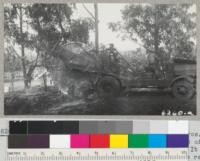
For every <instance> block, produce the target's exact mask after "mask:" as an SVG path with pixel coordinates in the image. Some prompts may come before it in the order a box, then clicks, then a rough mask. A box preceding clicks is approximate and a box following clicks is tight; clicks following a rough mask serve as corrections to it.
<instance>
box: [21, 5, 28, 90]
mask: <svg viewBox="0 0 200 161" xmlns="http://www.w3.org/2000/svg"><path fill="white" fill-rule="evenodd" d="M19 16H20V35H21V42H20V43H21V55H22V58H21V61H22V70H23V77H24V88H25V89H27V88H29V85H28V80H27V76H26V65H25V52H24V50H25V47H24V37H23V13H22V6H21V5H20V8H19Z"/></svg>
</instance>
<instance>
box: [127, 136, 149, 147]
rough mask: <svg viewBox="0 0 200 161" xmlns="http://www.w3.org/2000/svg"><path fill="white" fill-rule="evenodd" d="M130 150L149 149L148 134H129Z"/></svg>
mask: <svg viewBox="0 0 200 161" xmlns="http://www.w3.org/2000/svg"><path fill="white" fill-rule="evenodd" d="M128 147H129V148H148V135H147V134H129V135H128Z"/></svg>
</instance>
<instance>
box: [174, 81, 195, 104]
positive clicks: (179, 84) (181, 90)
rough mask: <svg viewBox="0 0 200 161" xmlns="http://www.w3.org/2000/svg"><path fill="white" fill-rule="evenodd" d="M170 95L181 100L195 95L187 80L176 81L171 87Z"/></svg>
mask: <svg viewBox="0 0 200 161" xmlns="http://www.w3.org/2000/svg"><path fill="white" fill-rule="evenodd" d="M172 94H173V95H174V96H175V97H176V98H178V99H181V100H188V99H191V98H192V97H193V96H194V94H195V89H194V87H193V85H192V83H190V82H189V81H187V80H177V81H176V82H174V84H173V85H172Z"/></svg>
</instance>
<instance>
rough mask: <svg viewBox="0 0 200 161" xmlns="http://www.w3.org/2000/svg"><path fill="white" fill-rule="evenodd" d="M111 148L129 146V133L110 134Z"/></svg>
mask: <svg viewBox="0 0 200 161" xmlns="http://www.w3.org/2000/svg"><path fill="white" fill-rule="evenodd" d="M110 148H128V135H110Z"/></svg>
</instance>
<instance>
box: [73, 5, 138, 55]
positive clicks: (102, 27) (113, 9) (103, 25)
mask: <svg viewBox="0 0 200 161" xmlns="http://www.w3.org/2000/svg"><path fill="white" fill-rule="evenodd" d="M125 5H126V4H123V3H121V4H120V3H107V4H98V15H99V43H100V44H104V45H109V44H110V43H113V44H114V46H115V47H116V48H117V49H118V50H120V51H128V50H135V49H136V48H138V47H139V46H138V45H137V44H136V43H134V42H133V41H130V40H124V41H122V39H121V38H120V37H118V33H116V32H112V30H110V29H109V28H108V24H109V23H110V22H117V21H122V17H121V10H122V9H123V8H124V7H125ZM85 6H86V7H87V9H88V10H89V11H90V12H91V13H94V5H93V4H85ZM76 7H77V10H76V11H75V12H74V15H73V17H74V18H77V17H80V18H81V17H82V18H85V17H91V16H90V15H89V13H88V12H87V11H86V10H85V9H84V7H83V5H82V4H76ZM94 39H95V35H94V32H91V33H90V41H92V42H94Z"/></svg>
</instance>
